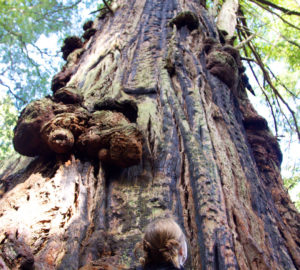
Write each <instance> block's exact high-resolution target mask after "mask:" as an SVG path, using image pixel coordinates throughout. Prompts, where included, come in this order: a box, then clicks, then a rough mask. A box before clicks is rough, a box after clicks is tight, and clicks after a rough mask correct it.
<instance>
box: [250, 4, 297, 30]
mask: <svg viewBox="0 0 300 270" xmlns="http://www.w3.org/2000/svg"><path fill="white" fill-rule="evenodd" d="M256 4H257V5H258V6H259V7H260V8H262V9H264V10H266V11H268V12H270V13H271V14H274V15H275V16H277V17H278V18H279V19H280V20H282V21H283V22H284V23H286V24H288V25H289V26H291V27H293V28H295V29H297V30H300V28H299V27H297V26H296V25H294V24H292V23H290V22H289V21H287V20H286V19H284V18H283V17H282V16H280V15H279V14H277V13H276V12H274V11H273V10H271V9H270V8H268V7H265V6H263V5H261V4H259V3H256Z"/></svg>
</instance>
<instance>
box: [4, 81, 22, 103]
mask: <svg viewBox="0 0 300 270" xmlns="http://www.w3.org/2000/svg"><path fill="white" fill-rule="evenodd" d="M0 84H1V85H3V86H4V87H6V88H7V89H8V92H9V93H11V94H12V95H13V96H14V97H15V99H18V100H20V101H22V102H23V104H26V101H25V100H24V99H23V98H21V97H19V96H18V95H16V94H15V93H14V92H13V91H12V90H11V88H10V87H9V86H8V85H7V84H5V83H3V81H2V80H1V79H0Z"/></svg>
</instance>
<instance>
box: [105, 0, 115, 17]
mask: <svg viewBox="0 0 300 270" xmlns="http://www.w3.org/2000/svg"><path fill="white" fill-rule="evenodd" d="M103 3H104V5H105V6H106V7H107V9H108V10H109V12H110V13H111V14H114V12H113V11H112V9H111V8H110V6H109V4H107V3H106V0H103Z"/></svg>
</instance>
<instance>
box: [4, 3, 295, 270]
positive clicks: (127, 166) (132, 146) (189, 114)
mask: <svg viewBox="0 0 300 270" xmlns="http://www.w3.org/2000/svg"><path fill="white" fill-rule="evenodd" d="M112 8H113V10H114V14H111V13H110V12H109V13H107V14H103V15H102V16H101V17H100V18H99V19H98V20H96V21H95V22H94V24H93V26H89V27H92V28H88V27H86V28H88V30H87V31H89V32H86V34H85V38H86V41H85V43H84V44H83V45H82V44H79V45H78V46H77V45H76V46H77V47H76V46H75V49H76V50H75V51H73V53H72V54H70V55H69V57H68V58H67V59H68V60H67V64H66V66H65V67H64V69H63V71H62V72H61V73H59V74H58V75H57V76H56V77H55V78H54V80H53V84H52V88H53V91H54V97H53V98H52V99H50V98H45V99H43V100H42V102H41V104H46V103H47V102H48V103H47V104H50V105H49V107H47V108H46V107H45V108H46V109H43V108H41V107H37V106H42V105H41V104H40V103H34V106H33V107H32V108H31V109H30V110H29V109H27V112H24V113H23V114H22V115H21V118H20V120H19V123H18V126H19V127H21V125H23V126H22V128H19V129H18V128H16V131H15V133H16V137H15V141H14V143H15V146H16V149H17V150H18V151H20V152H21V153H23V154H24V153H25V154H27V155H29V156H33V155H35V154H39V156H38V157H33V158H30V157H21V156H19V157H13V158H12V159H10V160H7V161H6V162H5V163H4V164H3V165H2V166H1V182H0V188H1V192H0V195H1V204H0V224H1V225H0V265H1V267H2V268H1V267H0V268H1V269H17V268H18V267H20V268H21V269H33V267H34V266H35V269H79V268H81V269H133V268H134V266H136V265H138V260H137V259H136V258H135V257H134V254H133V249H134V246H135V244H136V243H137V242H138V241H140V240H141V237H142V231H143V229H144V227H145V226H146V225H147V224H148V223H149V221H151V220H152V219H154V218H156V217H161V216H166V215H173V216H175V217H176V218H177V221H178V222H179V224H180V225H181V226H182V228H183V229H184V231H185V234H186V236H187V239H188V241H189V247H190V248H189V261H188V262H187V265H186V269H259V270H261V269H289V270H290V269H299V267H300V254H299V243H300V240H299V236H300V231H299V214H297V211H296V210H295V207H294V205H293V204H292V203H291V201H290V199H289V197H288V195H287V192H286V191H285V190H284V188H283V185H282V179H281V176H280V162H281V158H282V157H281V152H280V149H279V147H278V143H277V141H276V139H275V138H274V137H273V136H272V135H271V134H270V131H269V130H268V126H267V123H266V121H265V120H264V119H263V118H261V117H260V116H259V115H258V114H257V113H256V112H255V110H254V109H253V108H252V106H251V104H250V103H249V101H248V98H247V95H246V93H245V89H244V87H243V84H242V83H241V79H240V78H241V76H243V74H242V68H241V62H240V60H239V57H238V55H236V53H235V51H234V49H232V48H231V47H229V46H227V45H226V44H222V43H220V42H219V41H220V36H219V34H218V31H217V29H216V26H215V24H214V22H213V20H212V19H211V18H210V17H209V15H208V13H207V12H206V10H205V8H204V7H203V6H202V5H201V4H200V1H196V0H189V1H184V0H155V1H153V0H127V1H121V0H117V1H115V4H114V6H113V7H112ZM183 11H184V12H183ZM93 28H95V29H96V31H95V30H92V29H93ZM92 34H94V35H92ZM221 41H222V40H221ZM223 41H224V40H223ZM77 43H80V42H77ZM72 44H74V43H72ZM82 46H83V47H82ZM69 47H70V46H69ZM69 47H68V46H67V45H66V47H65V51H67V49H68V48H69ZM79 47H82V48H79ZM73 49H74V48H73ZM73 49H70V51H72V50H73ZM220 54H221V56H224V57H225V58H226V59H227V60H226V61H225V62H222V61H221V60H220V58H218V57H219V56H220ZM218 55H219V56H218ZM65 86H67V87H69V89H73V90H74V89H75V90H76V91H77V93H76V94H74V95H73V94H70V93H69V92H67V93H66V92H63V91H61V89H68V88H66V87H65ZM75 90H74V91H75ZM70 100H71V101H70ZM70 103H72V105H69V104H70ZM36 104H38V105H36ZM66 104H67V105H66ZM74 104H75V105H74ZM47 106H48V105H47ZM72 106H73V107H72ZM28 108H29V107H28ZM72 110H74V111H76V113H74V115H75V116H74V115H73V116H74V117H73V116H72V117H73V118H72V117H71V116H70V115H71V114H72V113H73V111H72ZM32 111H34V113H36V112H37V113H36V114H34V113H32ZM97 111H100V112H101V111H102V112H104V113H106V114H107V115H108V116H107V117H108V119H112V120H111V121H108V123H107V122H105V121H104V120H103V121H104V122H105V123H104V122H103V121H102V120H101V121H102V122H101V125H100V124H99V123H96V122H97V121H98V120H97V119H98V118H97V119H96V118H93V115H94V114H95V112H97ZM109 111H110V112H109ZM111 112H112V114H109V113H111ZM30 113H31V114H30ZM67 113H68V114H67ZM33 114H34V115H33ZM28 115H31V117H33V118H34V117H40V118H39V121H37V122H34V123H35V124H34V125H33V126H30V128H27V129H26V128H24V127H27V126H26V125H25V124H26V123H27V122H26V121H29V120H28V119H27V118H26V117H29V116H28ZM59 117H61V118H60V119H65V120H66V119H69V120H68V121H69V122H68V124H66V123H65V122H66V121H65V122H64V123H63V124H62V122H63V120H58V118H59ZM67 117H70V118H67ZM112 117H115V118H112ZM25 118H26V119H25ZM53 119H55V121H56V122H53V121H54V120H53ZM74 119H76V121H77V120H78V119H79V120H78V122H76V123H75V120H74ZM95 119H96V120H95ZM101 119H102V118H101ZM116 119H117V120H116ZM120 119H121V120H120ZM30 121H31V120H30ZM32 121H33V120H32ZM34 121H35V120H34ZM47 121H50V122H51V121H52V122H51V123H50V122H47ZM80 121H81V122H80ZM93 121H94V122H93ZM25 122H26V123H25ZM41 122H43V123H44V122H45V123H47V125H46V127H45V126H42V125H41V124H36V123H41ZM70 122H71V124H74V125H73V126H72V125H71V124H70ZM117 122H118V124H116V125H117V126H115V123H117ZM120 122H122V127H120V125H119V123H120ZM24 123H25V124H24ZM49 123H50V124H49ZM103 123H104V124H103ZM75 125H76V127H74V126H75ZM93 125H94V126H93ZM107 126H109V127H108V128H109V132H108V133H109V135H105V136H108V137H105V136H104V135H103V134H102V135H101V136H102V137H101V136H100V135H99V136H100V137H101V138H102V139H103V138H104V139H105V140H106V141H109V142H106V143H107V144H105V147H104V146H103V145H104V143H103V144H101V147H102V148H101V147H100V146H99V147H100V148H101V149H100V148H99V147H98V144H97V145H96V144H95V145H96V146H95V145H94V144H92V143H91V141H90V140H91V139H90V138H91V137H92V135H93V136H94V135H95V134H96V135H97V134H98V133H97V132H98V131H99V130H100V131H99V132H102V129H104V130H105V129H106V128H107ZM95 127H96V128H95ZM128 127H130V130H131V131H130V132H129V131H128V132H129V133H128V132H127V129H128ZM58 129H59V131H57V130H58ZM62 129H63V132H65V133H64V134H65V135H64V136H65V137H64V138H65V140H66V141H67V142H70V141H71V142H72V143H73V144H72V143H69V144H68V143H65V144H64V147H65V148H63V149H61V148H59V149H57V148H55V146H53V144H51V142H52V143H53V140H52V139H53V138H54V139H55V138H58V137H59V136H58V137H55V134H58V133H55V132H61V130H62ZM49 130H51V132H50V131H49ZM53 130H54V131H53ZM66 130H67V131H66ZM97 130H98V131H97ZM124 130H126V132H125V131H124ZM26 132H29V133H26ZM47 132H50V133H49V134H50V135H49V134H48V133H47ZM25 133H26V134H25ZM28 134H29V135H28ZM53 134H54V135H53ZM59 134H60V136H62V135H61V134H62V133H59ZM72 134H73V135H72ZM89 134H92V135H90V137H88V136H89ZM105 134H106V133H105ZM83 135H84V136H86V137H84V136H83ZM96 135H95V136H96ZM51 136H52V137H51ZM53 136H54V137H53ZM68 136H71V139H72V138H73V137H74V138H73V139H74V140H73V139H72V140H73V141H74V142H73V141H72V140H71V139H70V140H69V137H68ZM97 136H98V135H97ZM103 136H104V137H103ZM51 138H52V139H51ZM59 138H61V137H59ZM85 138H87V139H86V141H85V140H84V139H85ZM93 138H94V137H93ZM97 138H98V137H97ZM107 138H109V139H107ZM104 139H103V140H104ZM51 140H52V141H51ZM125 142H126V143H127V142H128V144H125ZM54 143H55V141H54ZM85 143H86V144H85ZM89 143H90V144H89ZM32 144H34V147H33V146H32ZM86 145H89V147H87V146H86ZM107 145H109V146H107ZM141 145H142V149H141V148H140V146H141ZM97 147H98V148H97ZM109 147H110V148H109ZM122 147H123V148H125V151H123V150H124V149H123V148H122ZM115 149H117V150H115ZM118 149H123V150H122V151H123V152H122V155H121V154H120V151H121V150H118ZM113 151H115V152H113ZM118 151H119V152H118ZM141 151H142V152H141ZM50 152H56V154H54V155H51V154H49V153H50ZM113 155H114V156H113Z"/></svg>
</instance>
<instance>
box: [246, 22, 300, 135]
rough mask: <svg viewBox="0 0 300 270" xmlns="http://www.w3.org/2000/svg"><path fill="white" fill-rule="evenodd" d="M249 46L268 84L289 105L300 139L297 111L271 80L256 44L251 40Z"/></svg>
mask: <svg viewBox="0 0 300 270" xmlns="http://www.w3.org/2000/svg"><path fill="white" fill-rule="evenodd" d="M246 26H247V25H246ZM242 34H243V32H242ZM243 35H245V38H246V39H247V38H248V35H246V34H243ZM248 46H249V48H250V50H251V51H252V53H253V55H254V57H255V59H256V62H257V64H258V66H259V67H260V69H261V71H262V73H263V76H264V80H266V81H267V83H268V85H269V86H270V87H271V89H272V91H273V92H274V94H275V95H276V96H277V97H278V98H279V99H280V100H281V101H282V103H283V104H284V105H285V106H286V107H287V109H288V110H289V112H290V113H291V115H292V118H293V121H294V123H295V131H296V133H297V135H298V139H299V141H300V132H299V128H298V122H297V118H296V115H295V112H294V111H293V110H292V109H291V107H290V106H289V104H288V103H287V102H286V101H285V100H284V98H283V97H282V96H281V94H280V93H279V92H278V90H277V89H276V88H275V86H274V85H273V83H272V80H271V78H270V76H269V72H268V71H267V70H266V68H265V65H264V64H263V62H262V60H261V58H260V56H259V54H258V53H257V52H256V50H255V48H254V46H253V45H252V44H251V42H249V44H248Z"/></svg>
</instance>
